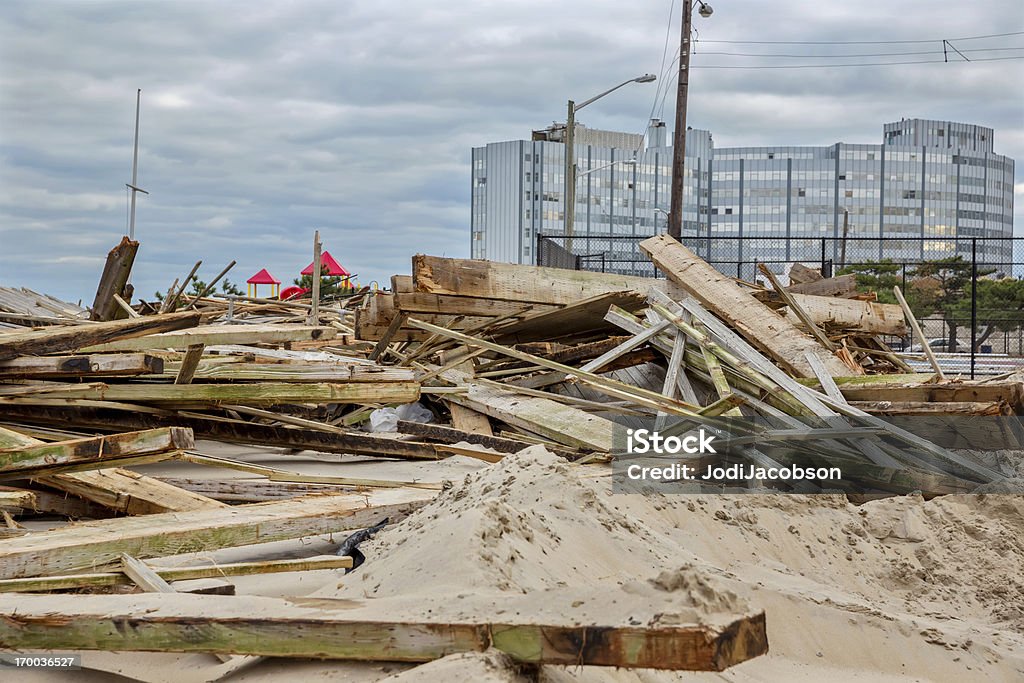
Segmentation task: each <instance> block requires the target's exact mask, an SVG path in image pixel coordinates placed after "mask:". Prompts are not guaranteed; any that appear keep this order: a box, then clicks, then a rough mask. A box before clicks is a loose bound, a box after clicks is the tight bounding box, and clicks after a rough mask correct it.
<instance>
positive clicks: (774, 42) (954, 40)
mask: <svg viewBox="0 0 1024 683" xmlns="http://www.w3.org/2000/svg"><path fill="white" fill-rule="evenodd" d="M1006 36H1024V31H1014V32H1012V33H992V34H990V35H987V36H967V37H965V38H934V39H932V40H705V41H702V42H705V43H726V44H731V45H901V44H903V45H907V44H913V43H918V44H920V43H941V42H942V41H943V40H945V41H947V42H950V43H959V42H962V41H964V40H984V39H986V38H1004V37H1006Z"/></svg>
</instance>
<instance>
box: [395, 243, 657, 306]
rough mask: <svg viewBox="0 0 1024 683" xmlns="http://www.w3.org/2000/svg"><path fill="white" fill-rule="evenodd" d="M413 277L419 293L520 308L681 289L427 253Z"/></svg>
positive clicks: (643, 280)
mask: <svg viewBox="0 0 1024 683" xmlns="http://www.w3.org/2000/svg"><path fill="white" fill-rule="evenodd" d="M412 276H413V282H414V283H415V284H416V291H417V292H427V293H431V294H448V295H459V296H471V297H474V296H475V297H485V298H489V299H501V300H504V301H515V302H519V303H520V304H523V303H535V304H548V305H565V304H571V303H574V302H577V301H579V300H580V299H587V298H590V297H593V296H598V295H600V294H606V293H608V292H622V291H627V290H628V291H633V292H638V293H641V294H644V295H646V294H647V290H649V289H650V288H651V287H656V288H659V289H664V290H665V291H668V292H670V293H672V292H675V290H676V288H675V287H674V286H673V285H672V284H671V283H669V282H666V281H665V280H656V279H654V278H645V277H637V276H633V275H616V274H614V273H592V272H589V271H584V270H566V269H563V268H550V267H545V266H524V265H516V264H511V263H497V262H494V261H480V260H471V259H453V258H442V257H440V256H426V255H424V254H417V255H416V256H413V257H412ZM417 317H421V316H417Z"/></svg>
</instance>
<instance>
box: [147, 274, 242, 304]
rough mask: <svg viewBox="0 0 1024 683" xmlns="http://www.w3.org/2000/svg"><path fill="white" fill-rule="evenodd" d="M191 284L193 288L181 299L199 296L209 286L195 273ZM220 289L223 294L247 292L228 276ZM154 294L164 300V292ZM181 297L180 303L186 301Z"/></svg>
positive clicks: (239, 294)
mask: <svg viewBox="0 0 1024 683" xmlns="http://www.w3.org/2000/svg"><path fill="white" fill-rule="evenodd" d="M189 284H190V285H191V286H192V288H191V289H190V290H189V291H187V292H182V294H181V299H186V300H187V299H189V298H192V297H196V296H199V295H200V294H202V293H203V292H205V291H206V288H207V287H208V286H209V285H208V284H207V283H205V282H203V281H202V280H200V279H199V276H197V275H193V276H192V279H191V280H189ZM220 291H221V294H234V295H235V296H242V295H243V294H244V293H245V292H243V291H242V290H240V289H239V288H238V287H237V286H236V285H235V283H233V282H231V280H229V279H227V278H224V279H223V280H222V281H221V283H220ZM154 296H155V297H156V300H157V301H163V300H164V294H163V293H162V292H156V294H154ZM181 299H178V303H179V304H181V303H184V302H183V301H182V300H181Z"/></svg>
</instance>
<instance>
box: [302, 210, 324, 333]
mask: <svg viewBox="0 0 1024 683" xmlns="http://www.w3.org/2000/svg"><path fill="white" fill-rule="evenodd" d="M320 248H321V245H320V231H319V230H316V231H314V232H313V275H312V277H313V280H312V284H313V288H312V289H313V291H312V293H311V294H312V301H311V302H310V304H311V305H310V309H309V317H308V319H307V320H306V322H307V324H309V325H319V324H320V278H322V277H323V268H322V267H321V265H320Z"/></svg>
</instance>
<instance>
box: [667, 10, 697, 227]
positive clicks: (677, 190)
mask: <svg viewBox="0 0 1024 683" xmlns="http://www.w3.org/2000/svg"><path fill="white" fill-rule="evenodd" d="M692 24H693V0H683V34H682V36H681V37H680V43H679V88H678V90H677V91H676V129H675V140H674V141H673V143H672V199H671V204H670V205H669V208H670V210H671V212H670V213H669V217H668V234H669V236H670V237H674V238H675V239H677V240H680V241H682V237H683V191H684V188H685V186H686V183H685V182H684V179H683V169H684V167H685V165H686V95H687V91H688V89H689V86H690V30H691V26H692Z"/></svg>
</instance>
